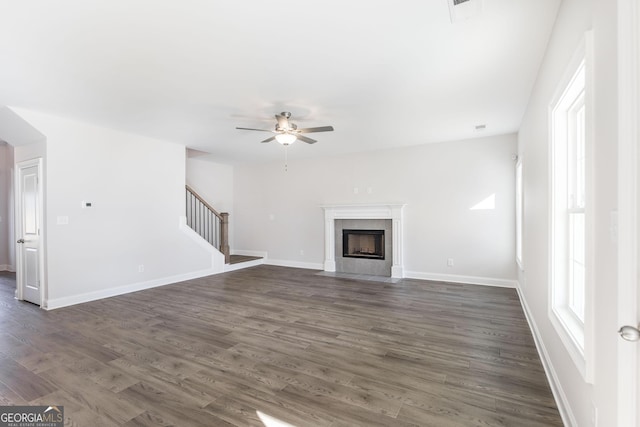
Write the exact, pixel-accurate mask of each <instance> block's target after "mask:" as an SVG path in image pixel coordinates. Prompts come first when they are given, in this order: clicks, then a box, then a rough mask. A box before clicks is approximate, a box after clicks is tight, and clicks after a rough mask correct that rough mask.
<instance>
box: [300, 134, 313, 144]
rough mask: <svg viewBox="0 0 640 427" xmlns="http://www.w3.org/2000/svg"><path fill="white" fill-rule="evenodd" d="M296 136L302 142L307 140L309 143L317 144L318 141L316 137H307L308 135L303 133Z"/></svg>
mask: <svg viewBox="0 0 640 427" xmlns="http://www.w3.org/2000/svg"><path fill="white" fill-rule="evenodd" d="M296 138H298V139H299V140H300V141H302V142H306V143H307V144H315V143H316V142H318V141H316V140H315V139H311V138H307V137H306V136H302V135H296Z"/></svg>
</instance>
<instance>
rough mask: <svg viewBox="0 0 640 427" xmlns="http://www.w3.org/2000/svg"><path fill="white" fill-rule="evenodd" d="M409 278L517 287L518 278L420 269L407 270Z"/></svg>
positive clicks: (406, 273)
mask: <svg viewBox="0 0 640 427" xmlns="http://www.w3.org/2000/svg"><path fill="white" fill-rule="evenodd" d="M404 277H405V278H407V279H421V280H432V281H436V282H451V283H462V284H469V285H484V286H497V287H500V288H516V285H517V283H518V282H517V280H509V279H497V278H494V277H478V276H462V275H458V274H440V273H424V272H420V271H405V272H404Z"/></svg>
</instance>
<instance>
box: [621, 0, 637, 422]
mask: <svg viewBox="0 0 640 427" xmlns="http://www.w3.org/2000/svg"><path fill="white" fill-rule="evenodd" d="M639 26H640V5H639V4H638V1H637V0H618V236H617V237H618V301H617V306H618V326H622V325H636V324H637V322H638V318H639V317H640V307H638V306H636V302H637V301H638V295H637V292H638V289H637V286H639V285H638V271H639V269H640V265H638V253H639V252H640V250H639V248H638V245H639V242H638V232H639V228H640V223H639V219H638V215H639V214H640V207H639V206H638V204H639V203H640V200H639V198H640V183H639V178H640V177H639V176H638V165H639V164H640V158H639V156H640V152H639V151H638V144H639V143H640V124H639V123H638V116H639V115H640V75H639V73H640V28H639ZM638 351H640V350H639V347H638V344H637V343H630V342H627V341H624V340H623V339H618V348H617V353H618V357H617V359H618V360H617V364H618V367H617V369H618V373H617V377H618V390H617V397H618V399H617V404H618V407H617V415H618V419H617V425H620V426H622V425H624V426H635V425H639V423H640V412H639V410H638V399H639V398H640V395H639V393H640V392H639V391H638V387H640V384H638V381H640V380H639V379H638V376H639V375H640V374H639V373H638V369H640V367H639V366H638V360H639V359H638V357H639V356H638V354H637V352H638Z"/></svg>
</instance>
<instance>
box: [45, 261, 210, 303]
mask: <svg viewBox="0 0 640 427" xmlns="http://www.w3.org/2000/svg"><path fill="white" fill-rule="evenodd" d="M218 273H220V271H217V270H213V269H207V270H200V271H194V272H191V273H185V274H179V275H176V276H170V277H163V278H160V279H154V280H148V281H146V282H139V283H132V284H130V285H125V286H118V287H116V288H110V289H103V290H99V291H95V292H87V293H84V294H78V295H72V296H68V297H62V298H55V299H50V300H47V301H44V303H43V304H42V308H44V309H46V310H54V309H56V308H62V307H68V306H71V305H75V304H82V303H85V302H90V301H95V300H99V299H102V298H109V297H114V296H118V295H124V294H128V293H131V292H137V291H142V290H145V289H150V288H156V287H158V286H165V285H170V284H173V283H178V282H184V281H185V280H191V279H197V278H199V277H205V276H211V275H213V274H218Z"/></svg>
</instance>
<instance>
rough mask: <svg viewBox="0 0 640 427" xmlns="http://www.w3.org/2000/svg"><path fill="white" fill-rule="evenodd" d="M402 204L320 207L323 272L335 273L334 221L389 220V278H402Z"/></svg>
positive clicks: (403, 205)
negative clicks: (322, 232)
mask: <svg viewBox="0 0 640 427" xmlns="http://www.w3.org/2000/svg"><path fill="white" fill-rule="evenodd" d="M405 206H406V205H405V204H403V203H379V204H366V205H356V204H351V205H322V206H321V208H322V209H324V254H325V257H324V258H325V259H324V271H329V272H334V271H336V245H335V224H336V222H335V220H336V219H390V220H391V241H392V243H391V248H392V250H391V253H392V255H391V256H392V263H391V277H394V278H399V279H401V278H403V277H404V264H403V260H402V248H403V231H402V210H403V209H404V207H405Z"/></svg>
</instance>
